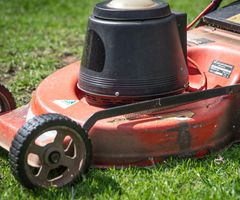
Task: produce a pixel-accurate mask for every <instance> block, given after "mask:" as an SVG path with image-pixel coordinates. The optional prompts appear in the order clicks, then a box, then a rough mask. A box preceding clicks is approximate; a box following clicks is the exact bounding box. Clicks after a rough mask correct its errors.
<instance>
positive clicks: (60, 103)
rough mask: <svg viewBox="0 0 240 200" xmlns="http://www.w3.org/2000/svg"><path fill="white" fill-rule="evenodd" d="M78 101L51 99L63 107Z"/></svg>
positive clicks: (65, 107)
mask: <svg viewBox="0 0 240 200" xmlns="http://www.w3.org/2000/svg"><path fill="white" fill-rule="evenodd" d="M78 102H79V101H78V100H55V101H53V103H55V104H56V105H58V106H59V107H61V108H63V109H67V108H69V107H71V106H73V105H74V104H76V103H78Z"/></svg>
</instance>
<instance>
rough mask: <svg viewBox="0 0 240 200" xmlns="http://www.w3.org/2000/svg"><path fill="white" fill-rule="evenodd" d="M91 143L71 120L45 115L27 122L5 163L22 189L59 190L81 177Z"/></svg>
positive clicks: (89, 156)
mask: <svg viewBox="0 0 240 200" xmlns="http://www.w3.org/2000/svg"><path fill="white" fill-rule="evenodd" d="M91 152H92V146H91V141H90V139H89V138H88V135H87V134H86V133H85V131H84V130H83V129H82V128H81V126H80V125H78V124H77V123H76V122H74V121H72V120H71V119H69V118H67V117H65V116H62V115H58V114H47V115H42V116H38V117H35V118H33V119H31V120H29V121H28V122H27V123H26V124H25V125H24V126H23V127H22V128H21V129H20V130H19V131H18V133H17V135H16V136H15V138H14V140H13V142H12V146H11V148H10V153H9V162H10V166H11V170H12V172H13V175H14V176H15V178H16V179H17V180H18V181H19V182H20V183H21V184H22V185H23V186H25V187H27V188H34V187H44V188H48V187H63V186H66V185H69V184H72V183H74V182H75V181H76V180H78V179H79V178H81V177H82V176H84V175H85V174H86V173H87V172H88V169H89V168H90V164H91Z"/></svg>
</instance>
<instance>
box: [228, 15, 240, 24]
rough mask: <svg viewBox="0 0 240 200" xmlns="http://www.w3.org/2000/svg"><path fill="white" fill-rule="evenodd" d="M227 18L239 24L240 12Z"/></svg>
mask: <svg viewBox="0 0 240 200" xmlns="http://www.w3.org/2000/svg"><path fill="white" fill-rule="evenodd" d="M227 20H228V21H230V22H234V23H237V24H239V23H240V14H237V15H234V16H232V17H230V18H228V19H227Z"/></svg>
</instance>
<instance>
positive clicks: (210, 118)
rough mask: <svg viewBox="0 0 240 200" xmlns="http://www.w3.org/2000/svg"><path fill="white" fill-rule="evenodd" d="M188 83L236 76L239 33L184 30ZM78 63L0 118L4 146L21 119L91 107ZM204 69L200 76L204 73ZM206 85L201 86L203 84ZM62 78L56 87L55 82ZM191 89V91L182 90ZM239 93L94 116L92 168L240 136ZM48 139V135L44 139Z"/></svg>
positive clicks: (206, 149)
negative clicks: (80, 85) (134, 112)
mask: <svg viewBox="0 0 240 200" xmlns="http://www.w3.org/2000/svg"><path fill="white" fill-rule="evenodd" d="M188 57H190V58H191V59H192V60H194V61H195V62H196V63H197V64H198V66H199V69H196V68H195V67H194V66H192V64H191V63H189V66H188V68H189V80H190V86H192V87H193V88H196V90H198V89H200V90H208V89H212V88H216V87H224V86H229V85H234V84H237V83H238V82H239V80H240V69H239V67H238V65H239V57H240V35H239V34H237V33H233V32H229V31H226V30H221V29H218V28H214V27H211V26H201V27H199V28H196V29H194V30H192V31H189V32H188ZM79 65H80V63H79V62H77V63H73V64H71V65H69V66H67V67H65V68H63V69H60V70H59V71H57V72H55V73H54V74H52V75H50V76H49V77H48V78H46V79H45V80H44V81H43V82H42V83H41V84H40V85H39V87H38V88H37V90H36V92H35V93H34V95H33V98H32V101H31V103H30V104H29V105H27V106H24V107H22V108H19V109H17V110H15V111H12V112H10V113H7V114H5V115H2V116H1V117H0V133H1V134H0V141H1V146H2V147H3V148H5V149H7V150H9V147H10V146H11V142H12V140H13V138H14V136H15V134H16V132H17V131H18V129H19V128H20V127H21V126H22V125H23V124H24V123H25V122H26V120H28V119H30V118H32V117H34V116H38V115H42V114H46V113H60V114H62V115H65V116H68V117H70V118H72V119H74V120H75V121H77V122H78V123H79V124H81V125H83V124H84V122H85V121H86V120H87V119H88V118H89V117H90V116H91V115H92V114H94V113H95V112H98V111H100V110H103V108H98V107H94V106H91V105H89V104H88V103H87V101H86V100H85V97H84V94H83V93H79V91H78V89H77V82H78V70H79ZM203 74H205V76H203ZM205 77H206V80H207V82H206V84H205V86H204V87H203V86H202V84H203V83H204V82H205V81H204V79H205ZM59 82H61V87H56V85H58V83H59ZM186 92H190V91H186ZM239 100H240V99H239V96H238V95H225V96H220V97H216V98H212V99H209V100H204V101H199V102H195V103H191V104H188V105H183V106H178V107H175V108H171V109H165V110H161V111H153V112H151V113H147V114H144V113H139V114H137V115H133V116H131V115H127V116H119V117H114V118H109V119H104V120H101V121H99V122H98V123H97V124H96V125H95V126H94V127H93V128H92V129H91V131H90V132H89V134H90V138H91V140H92V144H93V165H94V166H96V167H110V166H129V165H140V166H149V165H153V164H155V163H157V162H159V161H161V160H163V159H166V158H167V157H169V156H183V157H186V156H194V157H199V156H203V155H205V154H208V153H210V152H212V151H216V150H220V149H223V148H225V147H226V146H229V145H231V144H232V143H234V142H237V141H238V140H239V139H240V135H239V131H240V122H239V115H240V112H239V111H240V108H239V106H240V103H239ZM45 139H47V138H45Z"/></svg>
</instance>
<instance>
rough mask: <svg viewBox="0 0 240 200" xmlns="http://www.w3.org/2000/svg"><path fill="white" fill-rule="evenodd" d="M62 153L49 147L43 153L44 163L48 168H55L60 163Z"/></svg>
mask: <svg viewBox="0 0 240 200" xmlns="http://www.w3.org/2000/svg"><path fill="white" fill-rule="evenodd" d="M61 158H62V153H61V151H60V150H59V149H57V148H55V147H53V146H52V147H49V148H48V149H46V151H45V153H44V161H45V163H46V164H47V165H48V166H49V167H57V166H58V165H59V163H60V161H61Z"/></svg>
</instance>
